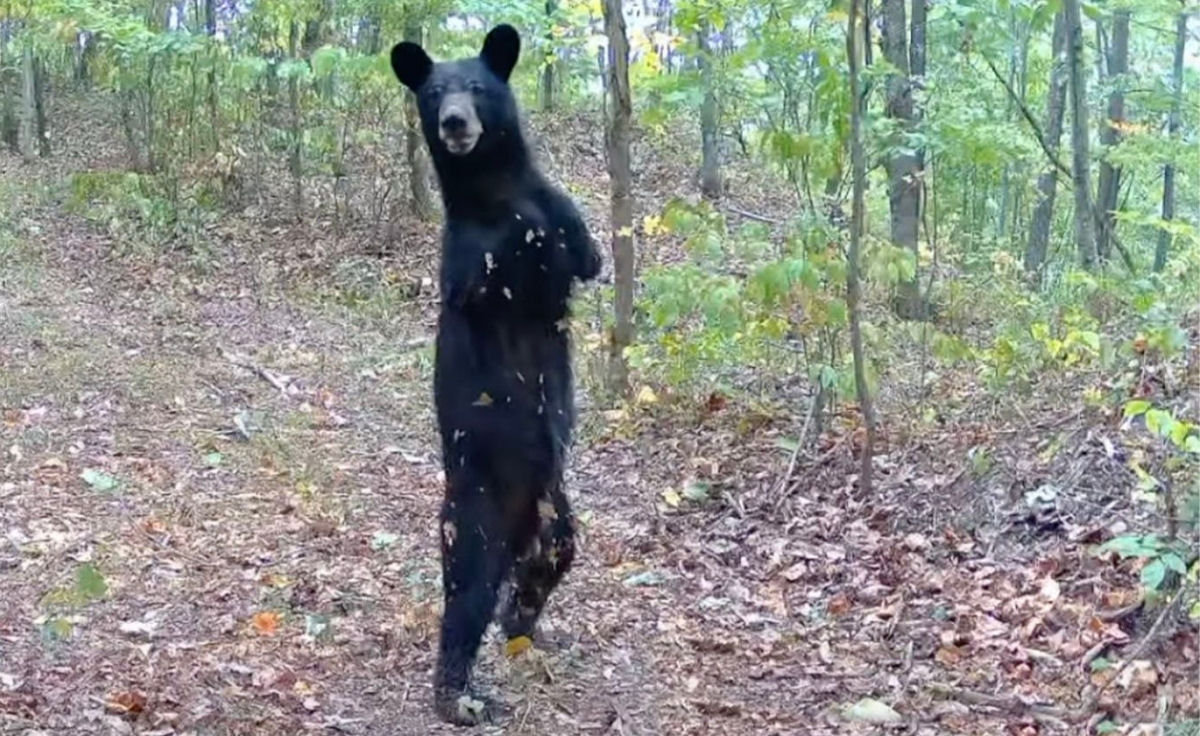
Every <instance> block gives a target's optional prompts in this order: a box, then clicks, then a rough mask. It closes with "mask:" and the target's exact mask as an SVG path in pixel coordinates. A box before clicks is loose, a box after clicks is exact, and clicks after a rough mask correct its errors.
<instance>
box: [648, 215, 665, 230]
mask: <svg viewBox="0 0 1200 736" xmlns="http://www.w3.org/2000/svg"><path fill="white" fill-rule="evenodd" d="M642 231H643V232H645V233H646V234H647V235H655V234H657V233H660V232H666V228H664V227H663V226H662V218H661V217H659V216H657V215H646V216H645V217H643V218H642Z"/></svg>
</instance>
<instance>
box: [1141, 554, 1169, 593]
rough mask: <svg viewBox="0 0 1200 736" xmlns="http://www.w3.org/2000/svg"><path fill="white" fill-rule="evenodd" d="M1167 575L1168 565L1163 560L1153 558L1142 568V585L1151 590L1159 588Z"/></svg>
mask: <svg viewBox="0 0 1200 736" xmlns="http://www.w3.org/2000/svg"><path fill="white" fill-rule="evenodd" d="M1166 577H1167V566H1166V565H1165V564H1163V561H1162V560H1153V561H1152V562H1151V563H1150V564H1149V565H1146V566H1145V567H1143V568H1142V585H1144V586H1146V587H1147V588H1148V589H1150V590H1158V588H1159V586H1160V585H1162V584H1163V580H1165V579H1166Z"/></svg>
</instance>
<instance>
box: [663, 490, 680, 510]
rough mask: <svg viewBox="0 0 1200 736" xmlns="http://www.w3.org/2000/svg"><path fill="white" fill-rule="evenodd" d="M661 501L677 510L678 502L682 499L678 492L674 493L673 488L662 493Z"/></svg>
mask: <svg viewBox="0 0 1200 736" xmlns="http://www.w3.org/2000/svg"><path fill="white" fill-rule="evenodd" d="M662 499H663V502H664V503H666V504H667V505H668V506H670V507H671V508H673V509H677V508H679V502H680V501H682V500H683V498H682V497H681V496H680V495H679V491H676V490H675V489H674V488H668V489H667V490H665V491H663V492H662Z"/></svg>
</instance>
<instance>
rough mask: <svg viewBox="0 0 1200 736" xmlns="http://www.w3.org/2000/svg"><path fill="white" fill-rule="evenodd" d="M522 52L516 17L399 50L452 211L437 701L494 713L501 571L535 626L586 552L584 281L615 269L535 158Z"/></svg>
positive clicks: (507, 628)
mask: <svg viewBox="0 0 1200 736" xmlns="http://www.w3.org/2000/svg"><path fill="white" fill-rule="evenodd" d="M519 52H520V39H519V37H518V36H517V32H516V31H515V30H514V29H513V28H512V27H511V26H508V25H501V26H497V27H496V28H493V29H492V30H491V32H489V33H488V35H487V38H486V39H485V40H484V42H483V50H482V51H481V52H480V54H479V56H478V57H475V58H468V59H460V60H458V61H453V62H441V63H434V62H433V61H432V60H431V59H430V58H429V56H428V55H427V54H426V53H425V51H424V50H423V49H422V48H421V47H420V46H418V45H416V44H413V43H407V42H406V43H401V44H398V45H396V46H395V47H394V48H393V49H392V69H393V70H394V71H395V73H396V76H397V78H399V80H400V81H401V82H402V83H404V85H405V86H407V87H408V88H409V89H411V90H412V91H413V92H414V93H416V95H417V109H418V110H419V111H420V116H421V128H422V130H423V132H424V134H425V141H426V143H427V144H428V146H429V151H430V154H431V156H432V158H433V164H434V168H435V169H436V171H437V175H438V180H439V182H440V183H441V189H442V201H443V204H444V206H445V211H446V222H445V229H444V231H443V234H442V263H441V312H440V315H439V318H438V333H437V357H436V364H435V370H434V400H435V403H436V405H437V418H438V428H439V430H440V432H441V436H442V462H443V464H444V467H445V471H446V488H445V498H444V500H443V502H442V511H441V529H440V532H441V541H442V544H441V548H442V583H443V587H444V593H445V604H446V605H445V613H444V615H443V619H442V630H441V639H440V642H439V647H438V662H437V672H436V675H435V681H434V699H435V706H436V708H437V711H438V713H439V715H441V717H442V718H444V719H446V720H448V721H451V722H454V723H461V724H472V723H476V722H479V721H481V720H485V719H487V718H490V717H491V716H492V715H493V712H492V711H493V710H494V708H493V706H492V705H491V704H490V703H488V702H487V701H486V700H484V699H481V698H479V697H478V696H476V695H474V694H473V693H472V692H471V691H470V690H469V689H468V679H469V676H470V672H471V667H472V664H473V663H474V661H475V654H476V650H477V649H478V648H479V643H480V640H481V638H482V636H483V633H484V630H485V629H486V628H487V625H488V622H489V621H490V620H491V618H492V614H493V612H494V610H495V608H496V604H497V602H498V601H497V597H498V595H499V590H500V587H501V584H502V583H503V582H504V581H506V580H507V581H509V582H511V586H510V587H511V591H512V592H511V595H509V596H508V599H507V600H505V601H504V602H503V607H502V610H501V613H500V622H501V625H502V626H503V629H504V633H505V635H506V636H508V638H509V640H510V641H511V640H513V639H516V638H517V637H523V636H532V635H533V633H534V625H535V623H536V622H537V619H538V616H539V615H540V614H541V612H542V608H543V606H545V604H546V599H547V597H548V596H549V595H550V592H551V591H552V590H553V589H554V587H555V585H557V584H558V581H559V580H560V579H561V578H562V576H563V575H564V574H565V573H566V572H567V570H568V568H570V566H571V561H572V559H573V557H574V554H575V547H574V539H573V536H574V520H573V518H572V516H571V508H570V506H569V504H568V503H567V498H566V496H565V495H564V493H563V465H564V463H565V460H566V457H565V455H566V450H567V447H568V445H569V443H570V440H571V432H572V429H573V425H574V420H575V406H574V389H573V386H572V378H571V359H570V343H569V339H568V335H567V332H566V321H567V316H568V299H569V298H570V295H571V288H572V285H573V283H574V281H575V280H576V279H579V280H582V281H587V280H590V279H593V278H595V276H596V274H597V272H598V271H599V269H600V257H599V255H598V254H597V252H596V249H595V246H594V244H593V243H592V240H591V237H590V235H589V234H588V232H587V228H586V226H585V225H584V223H583V220H582V218H581V217H580V216H579V212H578V211H577V210H576V209H575V206H574V205H573V204H572V203H571V201H570V200H569V199H568V198H567V197H566V195H564V194H563V193H562V192H560V191H559V190H558V189H556V188H555V187H553V186H552V185H551V184H550V183H549V182H548V181H546V179H545V178H544V177H543V176H542V175H541V173H540V172H538V171H537V170H536V169H535V168H534V166H533V164H532V162H531V160H530V154H529V150H528V148H527V147H526V145H525V141H524V139H523V137H522V135H521V128H520V122H519V120H518V113H517V105H516V101H515V100H514V98H513V94H512V91H511V90H510V89H509V86H508V77H509V74H510V73H511V72H512V70H513V67H514V66H515V65H516V63H517V56H518V54H519Z"/></svg>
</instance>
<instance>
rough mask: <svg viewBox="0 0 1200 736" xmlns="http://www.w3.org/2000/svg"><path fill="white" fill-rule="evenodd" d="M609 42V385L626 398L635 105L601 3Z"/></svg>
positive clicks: (617, 12) (625, 55) (610, 13)
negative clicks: (611, 307) (611, 311)
mask: <svg viewBox="0 0 1200 736" xmlns="http://www.w3.org/2000/svg"><path fill="white" fill-rule="evenodd" d="M604 30H605V34H606V35H607V36H608V64H607V72H608V85H607V86H608V93H609V97H610V101H609V105H608V108H609V118H608V135H607V138H608V140H607V144H608V145H607V148H608V173H609V177H610V178H611V187H612V219H611V226H612V252H613V278H614V291H615V297H614V311H615V315H614V316H615V323H614V325H613V332H612V342H611V345H610V355H609V357H610V364H609V371H610V373H609V380H610V383H611V386H612V388H613V389H614V391H615V392H617V393H618V394H620V395H626V394H628V392H629V365H628V363H627V362H626V359H625V349H626V348H627V347H629V345H630V344H632V342H633V197H632V193H631V190H632V187H633V171H632V165H631V162H630V155H629V137H630V135H629V134H630V121H631V119H632V117H633V101H632V97H631V95H630V90H629V37H628V36H627V35H626V34H625V17H624V15H623V13H622V11H621V0H604Z"/></svg>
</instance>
